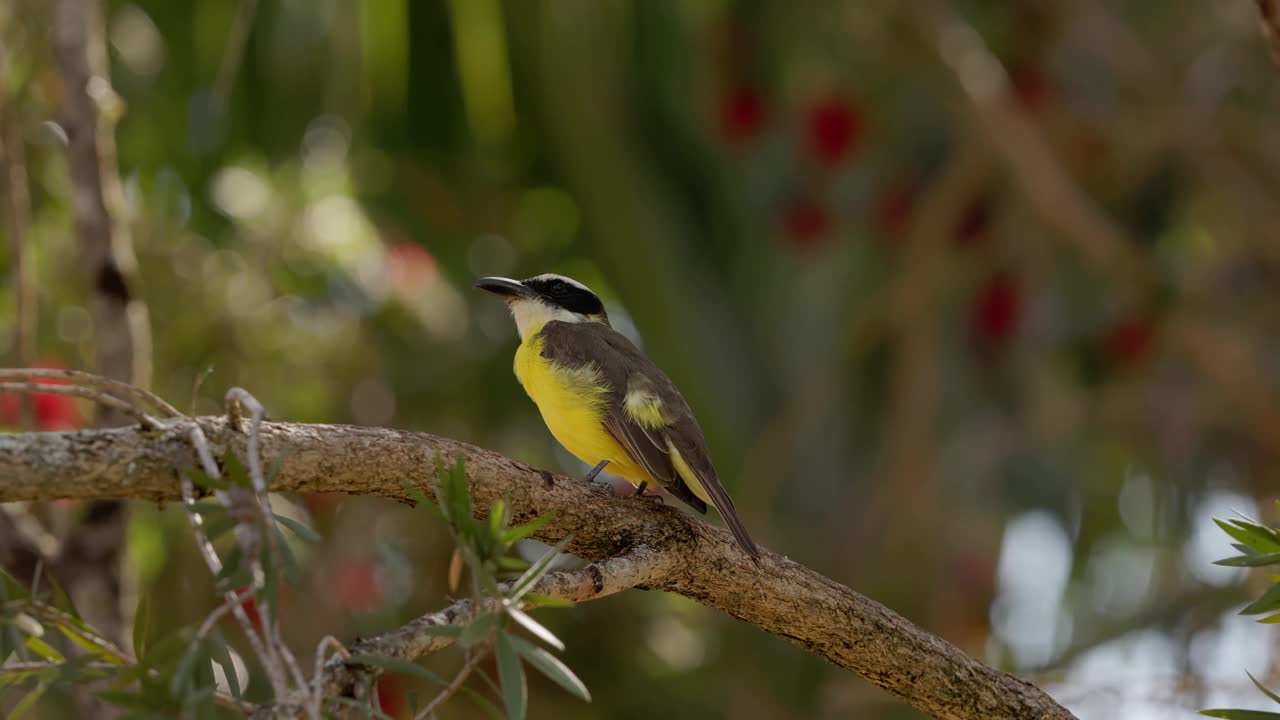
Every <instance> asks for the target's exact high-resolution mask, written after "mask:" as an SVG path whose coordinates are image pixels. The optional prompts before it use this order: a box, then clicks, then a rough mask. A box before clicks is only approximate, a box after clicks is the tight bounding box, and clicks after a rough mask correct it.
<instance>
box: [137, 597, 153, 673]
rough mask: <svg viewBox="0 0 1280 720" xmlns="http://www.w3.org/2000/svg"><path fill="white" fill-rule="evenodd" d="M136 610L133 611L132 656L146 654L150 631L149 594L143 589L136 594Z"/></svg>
mask: <svg viewBox="0 0 1280 720" xmlns="http://www.w3.org/2000/svg"><path fill="white" fill-rule="evenodd" d="M138 595H139V597H138V608H137V609H136V610H134V611H133V654H134V655H135V656H136V657H143V656H145V655H146V654H147V632H148V631H149V630H150V629H151V593H149V592H147V591H146V590H145V589H144V590H143V591H142V592H140V593H138Z"/></svg>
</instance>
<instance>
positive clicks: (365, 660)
mask: <svg viewBox="0 0 1280 720" xmlns="http://www.w3.org/2000/svg"><path fill="white" fill-rule="evenodd" d="M437 627H452V626H447V625H446V626H437ZM347 664H349V665H368V666H370V667H377V668H382V669H383V670H387V671H389V672H396V673H400V674H401V675H412V676H414V677H419V678H422V679H423V680H427V681H430V682H433V683H436V684H437V685H440V686H441V687H446V686H448V685H449V681H447V680H445V679H444V678H442V677H440V676H439V675H437V674H435V673H433V672H431V671H430V670H428V669H426V668H424V667H422V666H421V665H419V664H417V663H411V662H409V661H407V660H400V659H397V658H393V657H387V656H385V655H352V656H351V659H350V660H347Z"/></svg>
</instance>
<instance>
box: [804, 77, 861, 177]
mask: <svg viewBox="0 0 1280 720" xmlns="http://www.w3.org/2000/svg"><path fill="white" fill-rule="evenodd" d="M807 122H808V131H809V136H808V142H809V152H811V153H812V154H813V157H814V159H815V160H817V161H818V163H819V164H820V165H822V166H824V167H832V166H834V165H837V164H839V163H840V161H842V160H844V159H846V158H847V157H849V155H851V154H852V153H853V152H855V151H857V149H858V147H859V146H860V145H861V143H862V134H863V119H862V113H861V111H860V110H859V108H858V107H857V105H855V104H854V103H852V102H850V101H849V100H848V99H846V98H844V97H841V96H838V95H829V96H826V97H824V98H822V99H820V100H818V101H817V102H815V103H814V104H813V105H812V106H811V107H810V108H809V111H808V118H807Z"/></svg>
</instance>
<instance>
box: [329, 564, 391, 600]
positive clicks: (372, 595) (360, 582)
mask: <svg viewBox="0 0 1280 720" xmlns="http://www.w3.org/2000/svg"><path fill="white" fill-rule="evenodd" d="M337 586H338V587H337V590H338V600H339V601H340V602H341V603H342V606H343V607H345V608H347V609H349V610H354V611H356V612H371V611H373V610H376V609H377V608H378V605H379V604H381V602H382V596H383V592H384V590H385V588H384V587H383V578H382V570H381V569H380V568H379V567H378V566H377V564H375V563H373V562H370V561H368V560H359V561H356V562H350V563H347V564H346V565H344V566H342V567H341V568H340V569H339V570H338V577H337Z"/></svg>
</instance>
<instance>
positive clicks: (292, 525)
mask: <svg viewBox="0 0 1280 720" xmlns="http://www.w3.org/2000/svg"><path fill="white" fill-rule="evenodd" d="M271 514H272V515H274V516H275V518H276V522H278V523H280V524H281V525H284V526H285V527H287V528H289V531H290V532H292V533H293V534H294V535H297V536H298V539H299V540H303V541H305V542H309V543H312V544H315V543H318V542H320V541H321V540H322V539H323V538H321V537H320V533H318V532H316V531H315V530H313V529H312V528H310V527H309V526H308V525H307V524H306V523H301V522H298V521H297V520H294V519H293V518H291V517H286V516H284V515H278V514H276V513H271Z"/></svg>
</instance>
